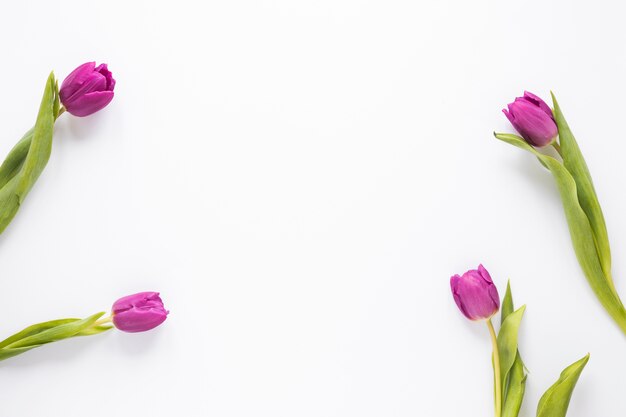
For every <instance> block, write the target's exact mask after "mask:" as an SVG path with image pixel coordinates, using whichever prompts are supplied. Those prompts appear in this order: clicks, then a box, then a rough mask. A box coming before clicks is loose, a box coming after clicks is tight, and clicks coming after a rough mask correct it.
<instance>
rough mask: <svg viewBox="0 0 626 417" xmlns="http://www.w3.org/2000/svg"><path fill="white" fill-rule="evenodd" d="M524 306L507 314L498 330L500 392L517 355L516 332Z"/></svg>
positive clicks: (503, 390) (504, 387)
mask: <svg viewBox="0 0 626 417" xmlns="http://www.w3.org/2000/svg"><path fill="white" fill-rule="evenodd" d="M525 310H526V306H522V307H520V308H519V309H518V310H516V311H514V312H513V313H511V314H509V316H508V317H507V318H506V320H504V323H502V326H501V327H500V331H499V332H498V351H499V353H500V375H501V377H502V392H503V393H504V392H505V389H506V381H507V379H508V376H509V372H510V370H511V368H512V367H513V363H514V362H515V358H516V357H517V334H518V331H519V326H520V323H521V322H522V317H523V316H524V311H525Z"/></svg>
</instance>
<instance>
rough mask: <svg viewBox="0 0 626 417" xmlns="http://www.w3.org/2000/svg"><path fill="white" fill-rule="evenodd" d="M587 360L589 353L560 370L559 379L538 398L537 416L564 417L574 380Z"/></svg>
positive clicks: (576, 379) (574, 385)
mask: <svg viewBox="0 0 626 417" xmlns="http://www.w3.org/2000/svg"><path fill="white" fill-rule="evenodd" d="M588 361H589V354H587V356H585V357H584V358H582V359H581V360H579V361H578V362H574V363H573V364H571V365H570V366H568V367H567V368H565V369H564V370H563V372H561V375H560V377H559V380H558V381H556V383H555V384H554V385H552V386H551V387H550V388H548V390H547V391H546V392H545V394H543V396H542V397H541V399H540V400H539V405H538V406H537V417H565V414H566V413H567V407H568V406H569V402H570V399H571V398H572V392H573V391H574V388H575V387H576V382H578V378H579V377H580V373H581V372H582V371H583V369H584V368H585V365H587V362H588Z"/></svg>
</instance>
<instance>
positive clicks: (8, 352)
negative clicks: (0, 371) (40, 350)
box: [0, 346, 38, 361]
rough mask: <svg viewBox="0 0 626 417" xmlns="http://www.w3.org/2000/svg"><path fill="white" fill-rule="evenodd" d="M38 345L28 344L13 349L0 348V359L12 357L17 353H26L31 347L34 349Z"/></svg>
mask: <svg viewBox="0 0 626 417" xmlns="http://www.w3.org/2000/svg"><path fill="white" fill-rule="evenodd" d="M36 347H38V346H29V347H24V348H15V349H2V350H0V361H3V360H5V359H9V358H12V357H14V356H17V355H21V354H22V353H26V352H28V351H29V350H31V349H35V348H36Z"/></svg>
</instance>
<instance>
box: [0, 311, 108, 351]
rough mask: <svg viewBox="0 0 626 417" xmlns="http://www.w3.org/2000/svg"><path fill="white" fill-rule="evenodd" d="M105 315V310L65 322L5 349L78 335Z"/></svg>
mask: <svg viewBox="0 0 626 417" xmlns="http://www.w3.org/2000/svg"><path fill="white" fill-rule="evenodd" d="M103 315H104V312H101V313H96V314H94V315H92V316H89V317H87V318H86V319H83V320H78V321H71V322H69V323H63V324H60V325H58V326H54V327H51V328H49V329H46V330H43V331H41V332H38V333H36V334H33V335H31V336H27V337H24V338H22V339H20V340H17V341H15V342H13V343H10V344H8V345H7V346H6V347H5V349H11V348H18V347H28V346H33V345H43V344H46V343H51V342H56V341H59V340H63V339H67V338H69V337H73V336H76V335H77V334H78V333H80V332H82V331H84V330H86V329H87V328H89V327H91V326H93V324H94V323H95V322H96V321H97V320H98V319H99V318H100V317H102V316H103Z"/></svg>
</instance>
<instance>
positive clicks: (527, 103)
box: [502, 91, 559, 147]
mask: <svg viewBox="0 0 626 417" xmlns="http://www.w3.org/2000/svg"><path fill="white" fill-rule="evenodd" d="M508 108H509V110H508V111H507V110H506V109H503V110H502V112H503V113H504V115H505V116H506V117H507V119H509V121H510V122H511V124H512V125H513V127H514V128H515V130H517V131H518V132H519V134H520V135H522V137H523V138H524V139H525V140H526V142H528V143H529V144H531V145H533V146H537V147H542V146H546V145H549V144H551V143H552V142H553V141H554V139H556V137H557V135H558V133H559V131H558V129H557V127H556V123H555V122H554V117H553V116H552V110H550V107H549V106H548V105H547V104H546V103H545V101H543V100H542V99H540V98H539V97H537V96H536V95H534V94H533V93H529V92H528V91H524V97H517V98H516V99H515V101H514V102H513V103H511V104H509V105H508Z"/></svg>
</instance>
